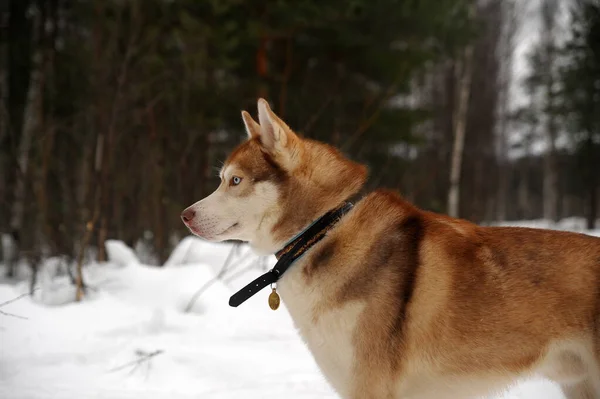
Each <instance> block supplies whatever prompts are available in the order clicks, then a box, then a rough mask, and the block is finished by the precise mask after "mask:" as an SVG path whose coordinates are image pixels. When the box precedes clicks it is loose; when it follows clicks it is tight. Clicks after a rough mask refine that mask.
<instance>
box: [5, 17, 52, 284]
mask: <svg viewBox="0 0 600 399" xmlns="http://www.w3.org/2000/svg"><path fill="white" fill-rule="evenodd" d="M34 19H35V22H34V24H33V32H34V35H33V43H34V44H33V46H34V50H33V56H32V65H31V73H30V76H29V88H28V91H27V98H26V102H25V109H24V112H23V130H22V133H21V140H20V141H19V146H18V152H17V170H16V179H15V191H14V195H15V197H14V201H13V204H12V207H11V221H10V228H11V231H12V234H13V236H14V237H17V239H16V241H15V243H14V244H15V246H16V250H15V253H16V254H17V255H16V256H17V257H18V256H19V255H18V254H19V252H20V250H21V248H19V246H20V244H21V242H20V241H21V239H22V237H23V231H22V230H23V218H24V213H25V201H26V198H25V197H26V188H27V180H28V173H27V172H28V169H29V153H30V151H31V143H32V142H33V136H34V135H35V133H36V131H37V129H38V128H39V127H40V122H41V112H42V103H41V101H42V88H43V85H44V68H43V66H44V63H43V61H44V54H43V47H42V46H41V44H40V42H39V35H40V29H41V26H40V25H41V23H42V21H41V14H40V12H39V10H38V11H37V12H36V13H35V17H34ZM14 260H16V259H13V261H14ZM8 273H9V275H12V274H13V273H14V264H11V265H9V266H8Z"/></svg>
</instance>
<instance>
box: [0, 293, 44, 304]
mask: <svg viewBox="0 0 600 399" xmlns="http://www.w3.org/2000/svg"><path fill="white" fill-rule="evenodd" d="M38 289H39V288H34V289H33V291H32V292H27V293H25V294H21V295H19V296H18V297H16V298H14V299H11V300H8V301H6V302H2V303H0V308H2V307H4V306H6V305H8V304H10V303H13V302H16V301H18V300H19V299H21V298H24V297H26V296H31V294H32V293H34V292H35V291H37V290H38Z"/></svg>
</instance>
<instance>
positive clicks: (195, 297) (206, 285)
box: [185, 243, 240, 313]
mask: <svg viewBox="0 0 600 399" xmlns="http://www.w3.org/2000/svg"><path fill="white" fill-rule="evenodd" d="M239 247H240V244H239V243H235V244H233V247H232V248H231V250H230V251H229V254H228V255H227V259H225V262H224V263H223V266H221V270H219V273H217V275H216V276H215V277H214V278H212V279H211V280H208V281H207V282H206V283H204V285H203V286H202V287H200V288H199V289H198V291H196V293H194V295H193V296H192V299H190V302H189V303H188V304H187V306H186V307H185V312H186V313H187V312H189V311H190V310H192V306H194V303H196V301H197V300H198V297H199V296H200V295H201V294H202V293H203V292H204V291H206V290H207V289H208V288H209V287H210V286H211V285H213V284H214V283H216V282H217V280H219V279H220V278H221V277H223V275H224V274H225V273H226V272H227V270H228V269H229V266H231V261H232V260H233V255H235V253H236V252H237V249H238V248H239Z"/></svg>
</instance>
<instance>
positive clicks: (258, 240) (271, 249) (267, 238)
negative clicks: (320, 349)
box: [248, 193, 359, 255]
mask: <svg viewBox="0 0 600 399" xmlns="http://www.w3.org/2000/svg"><path fill="white" fill-rule="evenodd" d="M358 195H359V194H358V193H353V194H352V195H350V196H349V197H348V196H343V198H341V199H339V200H337V201H335V202H332V203H331V204H330V203H325V204H323V205H322V206H320V207H318V208H315V209H314V210H312V211H311V212H307V214H308V215H310V216H308V217H307V218H306V219H305V220H304V221H303V222H302V223H298V224H297V227H296V228H295V229H293V230H292V231H293V232H292V233H291V234H288V235H285V236H282V238H281V239H275V238H274V237H273V234H272V229H271V228H269V227H267V226H269V225H273V224H274V223H276V222H277V221H276V220H270V221H271V222H272V223H268V222H269V220H267V218H265V219H263V223H261V225H262V226H263V228H262V229H260V230H259V231H257V232H256V235H255V237H254V239H252V240H250V241H249V242H248V243H249V244H250V247H251V248H252V250H253V251H254V252H255V253H257V254H259V255H273V254H276V253H278V252H280V251H282V250H283V249H284V248H285V247H286V246H288V245H290V244H291V243H292V242H294V240H295V239H296V238H298V237H299V236H301V235H302V233H303V232H305V231H306V230H307V229H308V228H309V227H310V226H312V225H313V224H314V223H315V222H316V221H317V220H319V218H321V217H322V216H323V215H325V214H326V213H328V212H330V211H331V210H332V209H337V208H338V207H340V206H342V205H343V204H345V203H351V202H354V200H355V199H356V198H357V197H358Z"/></svg>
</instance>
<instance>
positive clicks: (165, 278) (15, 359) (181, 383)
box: [0, 222, 600, 399]
mask: <svg viewBox="0 0 600 399" xmlns="http://www.w3.org/2000/svg"><path fill="white" fill-rule="evenodd" d="M530 223H532V224H534V225H537V226H539V225H541V224H543V223H542V222H530ZM513 224H514V223H513ZM520 224H527V223H520ZM567 224H568V223H566V222H565V223H564V226H563V227H565V226H566V225H567ZM566 227H571V228H576V227H577V223H571V224H570V225H569V226H566ZM566 227H565V228H566ZM595 233H596V234H598V233H600V232H595ZM598 235H600V234H598ZM231 251H234V252H233V254H232V255H231V256H230V254H231ZM107 252H108V256H109V259H110V261H109V262H108V263H102V264H97V263H93V264H89V265H86V267H85V268H84V272H85V273H84V276H85V280H86V283H87V284H88V287H89V289H88V294H87V295H86V297H85V300H84V301H83V302H81V303H75V302H73V298H74V289H73V287H72V285H71V282H70V279H69V277H68V275H67V274H66V273H62V272H61V270H62V268H63V267H64V265H63V261H62V259H59V258H50V259H47V260H46V261H45V262H44V264H43V267H42V269H41V271H40V278H39V281H38V286H39V288H38V290H36V292H35V293H34V295H33V296H32V297H29V296H25V297H23V298H20V299H18V300H17V301H14V302H12V303H10V304H7V305H3V306H2V305H0V310H2V311H3V312H5V313H10V314H12V315H16V316H18V317H15V316H10V315H3V314H0V398H7V399H9V398H15V399H16V398H19V399H21V398H23V399H25V398H27V399H28V398H31V399H38V398H79V397H84V398H101V399H103V398H124V399H128V398H132V399H137V398H144V399H146V398H148V399H152V398H166V397H168V398H169V399H180V398H181V399H184V398H203V399H216V398H218V399H227V398H240V397H242V398H249V399H252V398H266V399H270V398H273V399H275V398H277V399H280V398H289V399H316V398H332V399H333V398H336V397H337V396H336V395H335V394H334V392H333V391H332V389H331V388H330V387H329V386H328V384H327V383H326V382H325V380H324V378H323V377H322V376H321V374H320V373H319V371H318V369H317V367H316V365H315V363H314V361H313V359H312V357H311V354H310V353H309V352H308V350H307V349H306V347H305V345H304V344H303V342H302V340H301V338H300V337H299V336H298V334H297V332H296V331H295V329H294V327H293V324H292V321H291V318H290V316H289V314H288V313H287V311H286V310H285V306H282V307H281V308H280V310H278V311H276V312H273V311H272V310H270V309H269V307H268V306H267V296H268V290H264V292H261V293H259V294H258V295H256V296H254V297H253V298H251V299H250V300H248V301H247V302H246V303H244V304H243V305H241V306H240V307H239V308H230V307H229V306H228V304H227V303H228V299H229V296H230V295H231V294H232V293H233V292H234V291H235V289H237V288H239V287H241V286H242V285H244V284H245V283H247V282H248V281H250V279H252V278H254V277H256V276H257V275H259V274H260V273H262V272H263V271H264V270H266V269H267V268H268V267H270V266H271V265H272V264H273V262H274V259H273V258H267V259H261V258H258V257H256V256H255V255H253V254H252V253H251V252H250V249H249V248H247V247H246V246H244V245H242V246H235V245H234V244H231V243H226V244H209V243H207V242H205V241H202V240H200V239H198V238H195V237H186V238H184V239H183V240H182V241H181V242H180V244H179V245H178V246H177V247H176V248H175V249H174V251H173V253H172V254H171V257H170V258H169V259H168V261H167V262H166V265H165V267H162V268H158V267H155V266H148V265H145V264H143V263H141V262H140V259H139V258H138V256H136V254H135V252H134V251H133V250H131V249H130V248H128V247H127V246H126V245H125V244H124V243H122V242H119V241H110V242H108V243H107ZM227 258H229V266H228V268H227V270H226V273H225V274H224V278H221V279H216V278H215V276H216V275H217V274H218V273H219V272H220V271H221V269H222V265H223V263H224V262H225V261H226V260H227ZM209 282H211V285H210V286H209V287H208V288H207V289H206V291H204V292H203V293H202V294H201V295H200V296H199V297H198V299H197V300H196V301H195V302H194V304H193V306H191V308H190V311H189V312H188V311H186V309H187V307H188V304H189V302H190V300H191V299H192V297H193V296H194V294H195V293H196V291H197V290H198V289H199V288H201V287H202V286H203V285H205V284H206V283H209ZM27 290H28V282H27V281H21V282H18V283H14V282H12V283H8V282H0V304H2V303H4V302H6V301H9V300H11V299H13V298H16V297H18V296H19V295H21V294H23V293H26V292H27ZM59 305H60V306H59ZM23 317H24V318H26V319H23ZM149 354H154V356H152V357H151V358H149V359H148V360H147V361H143V362H141V363H136V360H139V359H142V358H143V356H147V355H149ZM132 362H133V363H132ZM497 398H501V399H535V398H540V399H541V398H544V399H562V398H563V396H562V394H561V393H560V391H559V389H558V388H557V387H556V386H555V385H554V384H552V383H550V382H548V381H543V380H530V381H524V382H522V383H520V384H519V385H517V386H515V387H514V388H513V389H511V390H510V391H509V392H507V393H506V394H504V395H501V396H499V397H497Z"/></svg>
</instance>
